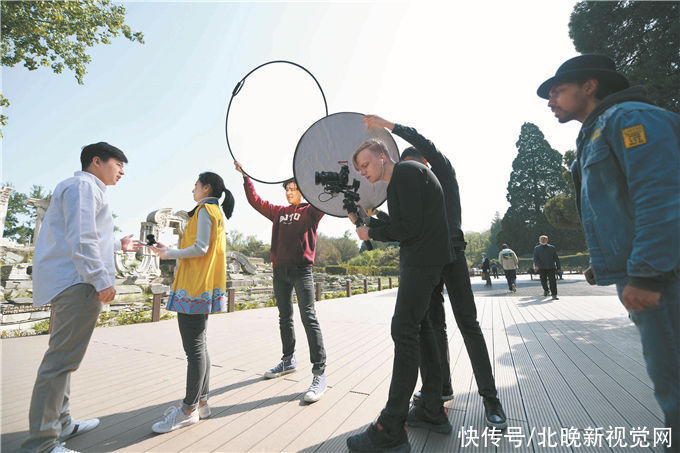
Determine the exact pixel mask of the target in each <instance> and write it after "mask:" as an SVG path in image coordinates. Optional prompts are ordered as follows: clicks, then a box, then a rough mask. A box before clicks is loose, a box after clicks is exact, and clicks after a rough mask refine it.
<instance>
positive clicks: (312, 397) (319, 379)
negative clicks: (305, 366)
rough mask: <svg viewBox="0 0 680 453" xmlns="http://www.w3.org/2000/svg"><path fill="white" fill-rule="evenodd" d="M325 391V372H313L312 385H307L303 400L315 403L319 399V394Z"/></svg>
mask: <svg viewBox="0 0 680 453" xmlns="http://www.w3.org/2000/svg"><path fill="white" fill-rule="evenodd" d="M325 391H326V373H323V374H315V375H314V378H313V379H312V385H310V386H309V389H308V390H307V393H305V397H304V398H305V401H306V402H308V403H316V402H317V401H319V400H320V399H321V396H322V395H323V393H324V392H325Z"/></svg>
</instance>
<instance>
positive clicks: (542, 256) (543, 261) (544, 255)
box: [534, 235, 560, 300]
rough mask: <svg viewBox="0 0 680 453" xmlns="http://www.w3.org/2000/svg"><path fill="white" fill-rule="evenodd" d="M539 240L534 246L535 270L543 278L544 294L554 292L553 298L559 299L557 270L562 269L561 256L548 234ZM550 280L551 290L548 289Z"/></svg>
mask: <svg viewBox="0 0 680 453" xmlns="http://www.w3.org/2000/svg"><path fill="white" fill-rule="evenodd" d="M538 242H539V244H538V245H537V246H536V247H534V270H535V271H536V272H538V275H539V277H540V278H541V286H542V287H543V295H544V296H547V295H548V294H552V298H553V300H557V299H559V297H557V280H556V279H555V272H556V271H557V270H558V269H560V258H559V257H558V256H557V250H556V249H555V246H554V245H551V244H548V236H545V235H543V236H540V237H539V238H538ZM548 281H549V282H550V290H548Z"/></svg>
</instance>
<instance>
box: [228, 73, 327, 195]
mask: <svg viewBox="0 0 680 453" xmlns="http://www.w3.org/2000/svg"><path fill="white" fill-rule="evenodd" d="M326 115H328V105H327V103H326V96H325V95H324V92H323V90H322V89H321V85H319V82H318V81H317V80H316V78H315V77H314V76H313V75H312V73H311V72H309V71H308V70H307V69H305V68H304V67H302V66H300V65H299V64H297V63H293V62H291V61H285V60H276V61H269V62H267V63H264V64H261V65H260V66H258V67H256V68H255V69H253V70H252V71H250V72H249V73H248V74H246V76H245V77H243V79H241V80H240V81H239V82H238V83H237V84H236V87H235V88H234V90H233V92H232V94H231V99H230V100H229V106H228V107H227V118H226V124H225V131H226V136H227V148H228V149H229V153H230V154H231V157H232V158H234V160H237V161H239V162H240V163H241V166H242V167H243V170H244V171H245V172H246V173H247V174H248V176H250V178H251V179H254V180H255V181H259V182H262V183H265V184H279V183H281V182H283V181H285V180H286V179H288V178H290V177H291V176H292V175H291V164H292V162H293V154H294V153H295V146H296V144H297V143H298V141H299V140H300V136H301V135H302V134H303V133H304V131H305V130H307V128H308V127H309V125H310V124H312V123H314V122H315V121H316V120H318V119H319V118H322V117H324V116H326Z"/></svg>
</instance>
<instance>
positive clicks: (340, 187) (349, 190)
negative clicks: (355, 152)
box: [314, 160, 373, 250]
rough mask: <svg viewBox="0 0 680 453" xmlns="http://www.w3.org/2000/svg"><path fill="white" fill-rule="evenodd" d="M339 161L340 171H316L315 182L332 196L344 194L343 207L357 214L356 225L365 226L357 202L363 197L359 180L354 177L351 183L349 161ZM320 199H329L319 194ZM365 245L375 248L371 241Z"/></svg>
mask: <svg viewBox="0 0 680 453" xmlns="http://www.w3.org/2000/svg"><path fill="white" fill-rule="evenodd" d="M338 163H339V164H340V171H339V172H334V171H317V172H315V173H314V184H316V185H319V184H321V185H323V187H324V192H323V193H324V194H327V195H329V196H330V198H333V197H335V196H336V195H337V194H339V193H342V194H344V198H343V200H342V207H343V208H344V209H345V211H347V213H348V214H355V215H356V218H357V220H356V223H355V225H356V226H358V227H360V226H364V225H365V223H364V221H363V219H362V218H361V216H360V215H359V209H358V206H357V202H358V201H359V200H360V199H361V198H360V197H359V181H357V180H356V179H354V180H352V184H351V185H350V184H348V183H349V166H348V165H347V161H346V160H340V161H338ZM330 198H329V199H330ZM319 200H320V201H328V200H321V194H320V195H319ZM364 246H365V247H366V250H373V244H371V241H364Z"/></svg>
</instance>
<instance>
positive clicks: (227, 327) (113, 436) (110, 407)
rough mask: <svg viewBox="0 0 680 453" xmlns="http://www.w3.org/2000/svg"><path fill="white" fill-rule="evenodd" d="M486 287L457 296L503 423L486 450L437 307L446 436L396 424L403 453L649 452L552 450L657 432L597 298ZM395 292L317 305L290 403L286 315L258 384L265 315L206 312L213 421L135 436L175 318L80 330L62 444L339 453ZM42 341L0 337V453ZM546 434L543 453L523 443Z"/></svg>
mask: <svg viewBox="0 0 680 453" xmlns="http://www.w3.org/2000/svg"><path fill="white" fill-rule="evenodd" d="M568 278H569V277H568ZM494 283H495V285H494V290H493V292H491V291H489V290H485V289H484V288H483V287H482V286H481V284H479V283H474V285H473V287H474V289H475V293H476V301H477V307H478V319H479V322H480V325H481V327H482V331H483V333H484V336H485V338H486V341H487V346H488V348H489V353H490V356H491V357H492V366H493V368H494V374H495V378H496V385H497V387H498V390H499V394H500V398H501V401H502V402H503V405H504V407H505V411H506V413H507V415H508V420H509V424H510V428H509V429H508V431H506V433H505V435H502V436H501V437H500V441H499V442H498V447H496V446H494V444H493V443H492V442H491V440H493V439H491V438H490V437H489V432H488V431H486V432H485V430H484V426H485V425H484V408H483V405H482V400H481V398H480V397H479V394H478V393H477V385H476V382H475V379H474V376H473V373H472V367H471V365H470V361H469V359H468V355H467V351H466V349H465V345H464V342H463V339H462V337H461V335H460V332H459V331H458V328H457V326H456V323H455V321H454V319H453V315H452V313H451V307H450V304H449V303H448V300H447V302H446V312H447V326H448V333H449V351H450V357H451V368H452V385H453V388H454V395H455V398H454V400H453V401H451V402H448V403H447V404H446V406H447V407H448V410H449V418H450V420H451V423H452V424H453V426H454V432H453V433H452V434H451V435H449V436H446V435H441V434H436V433H430V432H428V431H425V430H422V429H415V428H414V429H411V430H410V431H409V438H410V441H411V445H412V448H413V451H415V452H486V451H499V452H505V451H508V452H510V451H512V452H538V451H548V450H550V451H560V452H591V451H592V452H595V451H615V452H618V451H645V452H650V451H661V449H660V448H656V449H654V448H641V447H637V448H630V447H626V448H621V447H612V448H610V447H609V446H608V445H607V442H606V439H604V440H603V443H602V445H603V446H602V447H601V448H595V447H587V446H583V445H582V446H580V447H575V446H568V445H567V444H566V443H565V442H561V441H560V428H574V431H576V432H578V433H580V435H583V433H584V432H585V431H586V430H587V429H590V428H602V429H604V430H606V429H607V428H609V427H610V426H611V427H625V429H626V432H628V430H630V429H631V428H638V427H646V428H647V429H648V430H649V431H650V432H651V431H653V428H660V427H662V426H663V423H662V419H663V416H662V414H661V411H660V409H659V407H658V405H657V404H656V401H655V400H654V395H653V389H652V385H651V382H650V381H649V378H648V377H647V373H646V370H645V365H644V360H643V358H642V353H641V347H640V341H639V336H638V333H637V330H636V329H635V327H634V326H633V325H632V323H631V322H630V321H629V319H628V317H627V313H626V312H625V310H624V309H623V308H622V307H621V304H620V302H619V301H618V299H617V298H616V296H615V292H614V291H613V289H609V291H608V292H607V288H597V291H589V289H588V287H587V285H585V283H584V282H582V281H581V279H580V278H578V277H570V280H568V281H567V280H565V283H561V286H560V288H563V289H561V290H560V291H561V296H560V300H558V301H551V300H549V299H546V298H543V297H540V296H539V294H542V292H541V290H540V286H539V284H538V282H537V281H529V280H526V279H522V278H520V281H519V285H518V287H519V289H520V290H519V291H518V293H516V294H509V293H505V292H504V291H502V289H499V288H502V286H503V282H502V281H501V280H494ZM567 283H568V284H567ZM395 296H396V289H394V290H385V291H382V292H380V293H370V294H368V295H360V296H354V297H352V298H349V299H335V300H327V301H323V302H320V303H318V304H317V311H318V313H319V319H320V323H321V327H322V332H323V335H324V342H325V345H326V350H327V356H328V362H327V373H328V383H329V389H328V391H327V392H326V394H325V395H324V397H323V398H322V400H321V401H319V402H318V403H315V404H305V403H304V402H302V396H303V395H304V392H305V391H306V389H307V386H308V385H309V383H310V382H311V378H312V374H311V366H310V365H309V360H308V358H309V350H308V348H307V344H306V343H307V342H306V341H305V335H304V329H303V328H302V325H301V323H300V322H299V317H298V315H296V333H297V352H296V357H297V359H298V371H297V372H296V373H293V374H290V375H287V376H285V377H284V378H280V379H274V380H266V379H264V378H263V376H262V374H263V372H264V370H266V369H267V368H269V367H271V366H273V365H275V364H276V362H277V361H278V359H279V357H280V349H281V346H280V340H279V334H278V320H277V311H276V309H275V308H265V309H259V310H249V311H242V312H236V313H229V314H220V315H215V316H211V318H210V321H209V334H208V344H209V348H210V354H211V356H210V358H211V362H212V369H211V389H212V390H211V398H210V405H211V407H212V414H213V415H212V417H211V418H210V419H207V420H203V421H201V422H200V423H198V424H196V425H193V426H191V427H188V428H185V429H182V430H178V431H175V432H171V433H167V434H164V435H155V434H153V433H152V432H151V429H150V428H151V425H152V424H153V423H154V422H156V421H158V420H159V419H160V418H161V416H162V413H163V411H164V410H165V408H166V407H168V406H169V405H171V404H177V403H178V402H179V400H180V399H181V397H182V394H183V392H184V385H185V376H186V367H185V358H184V354H183V351H182V347H181V341H180V338H179V333H178V330H177V325H176V321H164V322H160V323H154V324H138V325H131V326H122V327H115V328H100V329H96V330H95V333H94V335H93V337H92V342H91V344H90V347H89V350H88V352H87V355H86V357H85V360H84V361H83V363H82V365H81V367H80V369H79V370H78V371H77V372H75V373H74V374H73V377H72V384H71V389H72V391H71V411H72V413H73V414H74V415H75V416H76V417H77V418H90V417H99V418H100V419H101V425H100V427H98V428H97V429H96V430H94V431H92V432H90V433H87V434H84V435H82V436H80V437H76V438H74V439H72V440H70V441H69V442H68V443H67V445H68V446H69V447H70V448H73V449H76V450H78V451H87V452H100V451H101V452H109V451H125V452H145V451H149V452H211V451H223V452H237V451H257V452H270V451H271V452H275V451H305V452H338V451H339V452H342V451H346V444H345V441H346V439H347V437H348V436H350V435H352V434H353V433H356V432H360V431H361V430H363V429H365V427H366V425H367V424H368V423H370V422H372V421H373V420H374V419H375V418H376V417H377V415H378V413H379V412H380V410H381V409H382V407H383V406H384V404H385V401H386V398H387V391H388V388H389V382H390V377H391V373H392V357H393V344H392V340H391V338H390V333H389V329H390V318H391V315H392V310H393V307H394V299H395ZM47 340H48V338H47V337H46V336H40V337H29V338H17V339H7V340H2V362H1V364H2V391H1V397H2V404H1V406H0V409H1V411H2V413H1V418H0V420H1V423H2V430H1V436H2V451H3V452H14V451H18V449H19V446H20V444H21V442H22V441H23V439H24V438H25V436H26V430H27V425H28V405H29V400H30V395H31V390H32V386H33V381H34V379H35V374H36V371H37V368H38V365H39V363H40V360H41V359H42V354H43V353H44V351H45V349H46V347H47ZM418 385H419V384H418ZM418 388H419V387H417V388H416V390H417V389H418ZM550 430H552V433H553V437H552V438H550V439H552V441H553V442H556V443H557V445H556V447H554V448H549V447H547V446H545V444H541V443H539V440H540V439H544V440H545V437H541V436H543V435H544V434H546V433H550V432H551V431H550ZM555 433H556V434H555ZM508 434H515V435H517V437H515V438H512V437H510V436H508ZM521 436H524V437H521ZM530 437H531V439H532V442H531V443H529V442H528V439H529V438H530ZM518 439H519V440H518ZM630 440H631V439H630V438H628V441H629V442H630ZM649 440H650V441H651V440H652V439H651V437H650V438H649Z"/></svg>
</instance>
